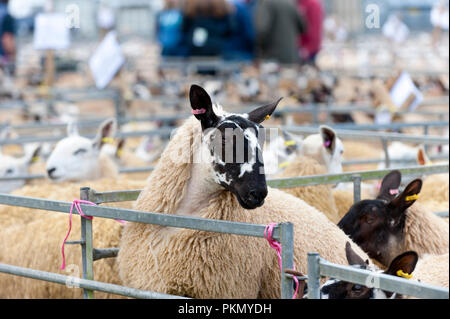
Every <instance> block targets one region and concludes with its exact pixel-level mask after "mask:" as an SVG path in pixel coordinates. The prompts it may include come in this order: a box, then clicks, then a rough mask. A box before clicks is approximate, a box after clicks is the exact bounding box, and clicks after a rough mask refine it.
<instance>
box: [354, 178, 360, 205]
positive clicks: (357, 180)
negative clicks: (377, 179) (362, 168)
mask: <svg viewBox="0 0 450 319" xmlns="http://www.w3.org/2000/svg"><path fill="white" fill-rule="evenodd" d="M352 179H353V203H357V202H359V201H360V200H361V175H354V176H353V177H352Z"/></svg>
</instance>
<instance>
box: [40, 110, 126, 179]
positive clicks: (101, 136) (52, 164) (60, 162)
mask: <svg viewBox="0 0 450 319" xmlns="http://www.w3.org/2000/svg"><path fill="white" fill-rule="evenodd" d="M115 131H116V121H115V120H114V119H109V120H106V121H104V122H103V123H102V124H101V125H100V127H99V130H98V133H97V136H96V137H95V138H94V139H93V140H90V139H88V138H85V137H82V136H80V135H79V134H78V129H77V127H76V125H75V124H74V123H73V122H71V123H69V125H68V126H67V135H68V136H67V137H66V138H64V139H62V140H61V141H59V142H58V143H57V144H56V146H55V148H54V150H53V152H52V153H51V154H50V157H49V158H48V160H47V163H46V170H47V175H48V177H49V178H50V179H51V180H52V181H55V182H63V181H81V180H94V179H98V178H102V177H109V176H112V177H115V176H117V174H118V168H117V166H116V165H115V164H114V162H113V161H112V160H111V159H110V158H109V157H108V156H106V155H104V154H101V151H100V150H101V148H102V146H103V145H104V144H105V141H106V140H108V139H109V138H111V137H112V136H114V134H115Z"/></svg>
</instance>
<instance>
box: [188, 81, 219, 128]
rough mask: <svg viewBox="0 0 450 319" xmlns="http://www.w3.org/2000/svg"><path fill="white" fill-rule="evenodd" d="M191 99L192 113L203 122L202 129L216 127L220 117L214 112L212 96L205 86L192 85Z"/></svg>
mask: <svg viewBox="0 0 450 319" xmlns="http://www.w3.org/2000/svg"><path fill="white" fill-rule="evenodd" d="M189 100H190V102H191V108H192V114H194V115H195V117H196V118H197V120H199V121H200V122H201V123H202V129H203V130H206V129H208V128H212V127H214V126H215V125H216V124H217V123H218V122H219V118H218V117H217V115H216V114H215V113H214V110H213V106H212V102H211V97H210V96H209V94H208V92H206V91H205V89H204V88H202V87H201V86H198V85H195V84H194V85H192V86H191V89H190V91H189Z"/></svg>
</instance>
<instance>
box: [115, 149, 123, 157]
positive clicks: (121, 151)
mask: <svg viewBox="0 0 450 319" xmlns="http://www.w3.org/2000/svg"><path fill="white" fill-rule="evenodd" d="M116 154H117V157H122V155H123V150H122V149H120V150H117V152H116Z"/></svg>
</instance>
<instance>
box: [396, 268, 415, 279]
mask: <svg viewBox="0 0 450 319" xmlns="http://www.w3.org/2000/svg"><path fill="white" fill-rule="evenodd" d="M397 276H399V277H402V278H405V279H411V278H412V275H411V274H408V273H405V272H403V270H401V269H400V270H397Z"/></svg>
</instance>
